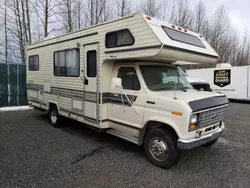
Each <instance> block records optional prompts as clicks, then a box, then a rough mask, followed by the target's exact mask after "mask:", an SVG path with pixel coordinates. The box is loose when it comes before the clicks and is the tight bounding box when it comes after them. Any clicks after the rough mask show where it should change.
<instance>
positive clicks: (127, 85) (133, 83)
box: [117, 67, 141, 91]
mask: <svg viewBox="0 0 250 188" xmlns="http://www.w3.org/2000/svg"><path fill="white" fill-rule="evenodd" d="M117 77H118V78H121V79H122V87H123V89H127V90H136V91H138V90H140V89H141V85H140V82H139V79H138V77H137V74H136V71H135V69H134V67H121V68H120V69H119V71H118V75H117Z"/></svg>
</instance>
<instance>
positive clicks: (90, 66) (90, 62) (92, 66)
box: [87, 50, 96, 77]
mask: <svg viewBox="0 0 250 188" xmlns="http://www.w3.org/2000/svg"><path fill="white" fill-rule="evenodd" d="M87 76H88V77H96V50H91V51H88V52H87Z"/></svg>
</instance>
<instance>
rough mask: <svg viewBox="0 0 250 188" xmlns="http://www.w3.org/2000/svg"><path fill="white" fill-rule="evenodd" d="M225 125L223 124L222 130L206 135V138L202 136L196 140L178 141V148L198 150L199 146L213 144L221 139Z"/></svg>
mask: <svg viewBox="0 0 250 188" xmlns="http://www.w3.org/2000/svg"><path fill="white" fill-rule="evenodd" d="M224 128H225V127H224V123H223V124H222V126H221V128H219V129H218V130H216V131H214V132H211V133H208V134H205V135H204V136H201V137H199V138H194V139H188V140H185V139H178V141H177V147H178V148H179V149H181V150H188V149H192V148H196V147H199V146H202V145H204V144H206V143H208V142H211V141H213V140H215V139H217V138H219V137H220V135H221V133H222V132H223V130H224Z"/></svg>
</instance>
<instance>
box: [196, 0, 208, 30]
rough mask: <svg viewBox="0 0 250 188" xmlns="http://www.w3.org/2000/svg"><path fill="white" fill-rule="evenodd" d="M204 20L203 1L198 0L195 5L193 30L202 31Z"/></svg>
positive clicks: (204, 8)
mask: <svg viewBox="0 0 250 188" xmlns="http://www.w3.org/2000/svg"><path fill="white" fill-rule="evenodd" d="M205 21H206V7H205V5H204V3H203V2H201V1H199V2H198V4H197V5H196V7H195V22H194V31H195V32H197V33H202V32H203V29H204V26H205V23H206V22H205Z"/></svg>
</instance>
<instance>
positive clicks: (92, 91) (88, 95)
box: [83, 43, 99, 121]
mask: <svg viewBox="0 0 250 188" xmlns="http://www.w3.org/2000/svg"><path fill="white" fill-rule="evenodd" d="M98 49H99V43H95V44H89V45H88V44H87V45H85V46H84V71H83V72H84V74H83V75H84V83H83V84H84V116H86V117H88V118H90V119H92V120H94V121H96V119H97V107H98V106H97V105H98V96H97V95H98V89H97V88H98V87H97V80H98V79H97V77H98V74H97V70H98V68H97V66H98V62H99V61H98V60H99V56H98Z"/></svg>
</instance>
